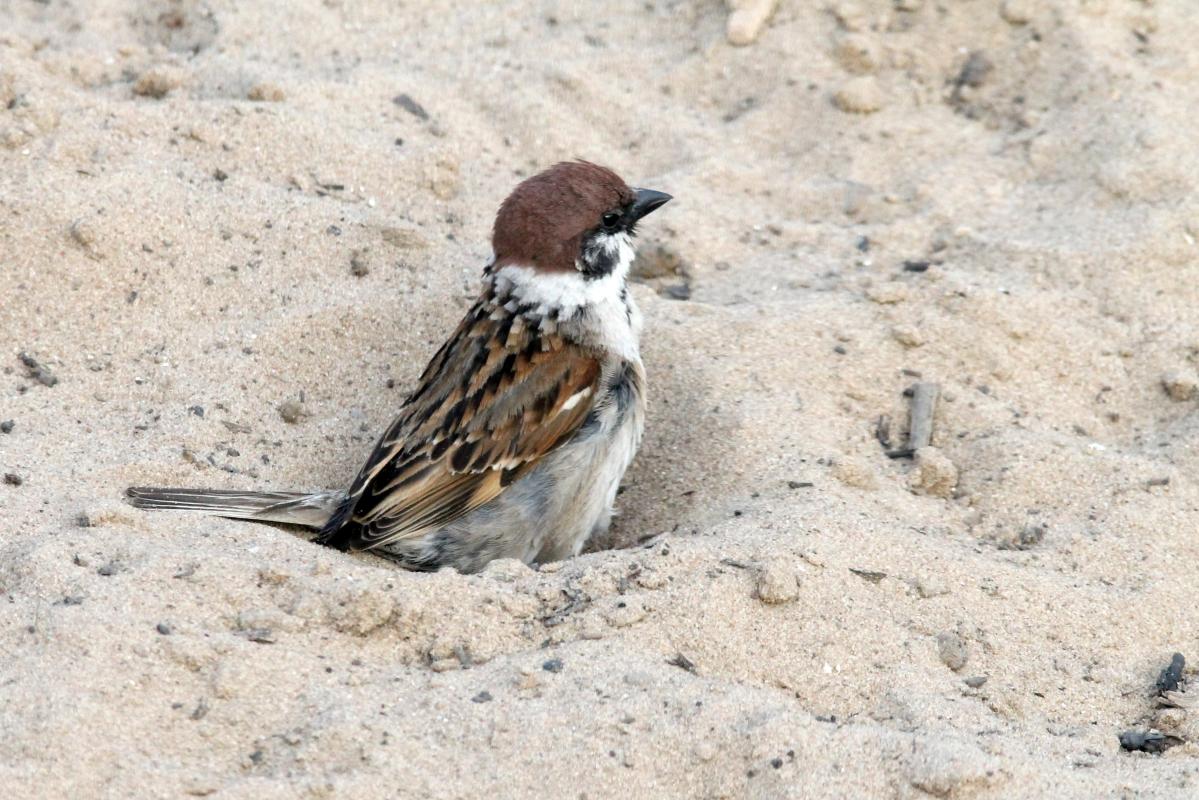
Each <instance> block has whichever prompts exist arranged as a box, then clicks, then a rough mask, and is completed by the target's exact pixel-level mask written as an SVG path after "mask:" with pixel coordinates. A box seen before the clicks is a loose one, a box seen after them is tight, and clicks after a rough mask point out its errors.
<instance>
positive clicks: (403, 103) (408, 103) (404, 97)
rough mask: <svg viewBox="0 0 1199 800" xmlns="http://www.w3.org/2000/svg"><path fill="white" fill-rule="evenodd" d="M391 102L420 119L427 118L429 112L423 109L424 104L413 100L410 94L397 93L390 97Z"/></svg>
mask: <svg viewBox="0 0 1199 800" xmlns="http://www.w3.org/2000/svg"><path fill="white" fill-rule="evenodd" d="M391 102H393V103H395V104H396V105H397V106H399V107H400V108H402V109H404V110H405V111H407V112H408V113H409V114H411V115H412V116H414V117H416V118H417V119H419V120H421V121H424V120H427V119H428V118H429V112H428V111H425V108H424V106H422V105H421V104H420V103H418V102H416V101H415V100H413V99H412V96H411V95H408V94H398V95H396V96H395V97H393V98H392V100H391Z"/></svg>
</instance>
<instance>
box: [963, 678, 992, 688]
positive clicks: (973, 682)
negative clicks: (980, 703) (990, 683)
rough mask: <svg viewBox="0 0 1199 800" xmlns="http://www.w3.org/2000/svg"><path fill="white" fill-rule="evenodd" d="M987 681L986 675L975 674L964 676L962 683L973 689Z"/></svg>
mask: <svg viewBox="0 0 1199 800" xmlns="http://www.w3.org/2000/svg"><path fill="white" fill-rule="evenodd" d="M986 682H987V676H986V675H973V676H971V677H969V678H962V683H964V684H966V685H967V686H969V687H970V688H971V689H978V688H979V687H981V686H982V685H983V684H984V683H986Z"/></svg>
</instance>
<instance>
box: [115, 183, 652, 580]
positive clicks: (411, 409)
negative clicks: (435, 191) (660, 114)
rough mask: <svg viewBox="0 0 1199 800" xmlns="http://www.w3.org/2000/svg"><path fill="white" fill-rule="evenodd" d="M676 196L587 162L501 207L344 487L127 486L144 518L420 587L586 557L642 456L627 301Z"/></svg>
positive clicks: (635, 326)
mask: <svg viewBox="0 0 1199 800" xmlns="http://www.w3.org/2000/svg"><path fill="white" fill-rule="evenodd" d="M671 199H673V198H672V197H671V195H669V194H667V193H665V192H661V191H656V190H653V189H643V188H632V187H630V186H629V185H628V184H626V183H625V181H624V180H623V179H621V178H620V177H619V176H618V175H617V174H616V173H615V172H614V171H613V170H611V169H609V168H607V167H604V166H600V165H598V164H595V163H591V162H588V161H582V160H578V161H568V162H562V163H558V164H555V165H553V166H551V167H549V168H548V169H546V170H544V171H542V172H540V173H538V174H536V175H533V176H532V177H530V178H527V179H525V180H524V181H522V182H521V183H519V184H518V185H517V186H516V188H515V189H513V191H512V192H511V194H509V195H508V197H507V199H505V200H504V201H503V203H502V204H501V205H500V208H499V211H498V213H497V214H496V217H495V224H494V226H493V228H492V237H491V244H492V253H493V255H492V258H491V260H490V261H489V262H488V263H487V264H486V266H485V267H484V268H483V275H482V288H481V290H480V292H479V295H478V297H477V299H476V300H475V301H474V302H473V303H472V304H471V306H470V308H469V309H468V310H467V311H466V314H465V316H464V317H463V319H462V321H461V322H460V323H459V324H458V326H457V329H456V330H454V332H453V333H452V334H451V335H450V336H449V338H448V339H447V340H446V342H445V343H444V344H443V345H442V346H441V348H440V349H438V350H437V352H436V353H435V354H434V355H433V357H432V359H431V360H430V361H429V363H428V365H427V366H426V367H425V369H424V372H423V373H422V374H421V376H420V378H419V380H418V381H417V383H416V388H415V389H414V390H413V391H412V392H411V394H409V395H408V396H407V397H406V399H405V400H404V401H403V404H402V406H401V408H400V409H399V412H398V414H397V415H396V417H395V419H394V420H393V421H392V422H391V424H390V425H389V426H388V427H387V429H386V430H385V431H384V432H383V435H382V436H381V437H380V438H379V440H378V442H377V443H376V444H375V446H374V448H373V450H372V451H371V452H370V455H369V457H368V458H367V459H366V463H365V464H364V465H363V466H362V469H361V470H360V471H359V472H358V474H357V476H356V477H355V478H354V480H353V481H352V482H351V483H350V484H349V486H348V488H345V489H343V490H336V491H321V492H310V493H305V492H254V491H230V490H220V489H171V488H153V487H130V488H129V489H128V490H127V491H126V494H127V496H128V498H129V501H130V502H131V503H132V504H133V505H134V506H136V507H138V508H142V509H151V510H157V509H173V510H188V511H199V512H204V513H207V514H210V515H215V516H220V517H230V518H235V519H247V520H256V521H261V522H274V523H290V524H298V525H303V526H307V527H311V528H318V529H319V533H318V534H317V535H316V538H315V541H316V542H318V543H320V544H324V545H328V546H330V547H333V548H337V549H339V550H343V551H368V552H371V553H375V554H378V555H381V556H384V557H386V558H388V559H391V560H392V561H395V562H397V563H398V564H400V565H401V566H403V567H405V568H407V569H411V570H417V571H434V570H439V569H442V568H445V567H453V568H454V569H456V570H457V571H459V572H477V571H479V570H481V569H483V567H485V566H486V565H487V564H488V563H489V562H491V561H493V560H495V559H501V558H512V559H518V560H520V561H522V562H524V563H526V564H529V565H537V564H542V563H547V562H551V561H559V560H562V559H565V558H568V557H571V556H576V555H578V554H579V553H580V552H581V551H582V549H583V548H584V546H585V545H586V543H587V542H588V541H589V540H591V539H592V538H593V537H596V536H598V535H601V534H603V533H604V532H605V531H607V529H608V527H609V524H610V522H611V519H612V516H613V514H614V508H613V503H614V501H615V498H616V493H617V490H618V488H619V486H620V482H621V479H622V477H623V476H624V473H625V471H626V469H627V468H628V467H629V464H630V463H631V462H632V460H633V457H634V455H635V453H636V451H637V448H638V445H639V444H640V442H641V438H642V432H643V430H644V426H645V416H646V374H645V367H644V365H643V363H642V360H641V353H640V338H641V330H642V315H641V312H640V311H639V310H638V308H637V304H636V303H635V302H634V299H633V296H632V293H631V292H630V291H629V288H628V276H629V269H630V266H631V265H632V262H633V258H634V255H635V249H634V243H633V240H634V237H635V235H636V232H637V226H638V224H639V223H640V222H641V220H642V219H643V218H644V217H645V216H646V215H648V214H650V213H651V212H653V211H655V210H657V209H658V208H660V207H661V206H662V205H663V204H665V203H666V202H668V201H669V200H671Z"/></svg>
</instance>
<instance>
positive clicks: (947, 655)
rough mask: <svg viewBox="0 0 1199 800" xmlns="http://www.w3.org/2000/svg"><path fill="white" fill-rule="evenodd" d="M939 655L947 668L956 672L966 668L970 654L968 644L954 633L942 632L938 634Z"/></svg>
mask: <svg viewBox="0 0 1199 800" xmlns="http://www.w3.org/2000/svg"><path fill="white" fill-rule="evenodd" d="M937 655H938V656H940V657H941V661H942V662H943V663H944V664H945V666H947V667H949V668H950V669H951V670H953V671H954V672H957V671H958V670H960V669H961V668H962V667H964V666H966V662H967V661H968V660H969V658H970V652H969V650H968V649H967V647H966V642H965V640H964V639H962V637H961V636H959V635H958V634H957V633H955V632H954V631H942V632H941V633H938V634H937Z"/></svg>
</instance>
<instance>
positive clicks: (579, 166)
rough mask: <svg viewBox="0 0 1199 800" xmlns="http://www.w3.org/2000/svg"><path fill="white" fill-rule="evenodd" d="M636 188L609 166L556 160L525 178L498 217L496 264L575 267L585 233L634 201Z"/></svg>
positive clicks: (494, 239)
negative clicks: (616, 210)
mask: <svg viewBox="0 0 1199 800" xmlns="http://www.w3.org/2000/svg"><path fill="white" fill-rule="evenodd" d="M633 199H634V196H633V190H632V189H630V188H629V187H628V184H626V183H625V182H624V181H623V180H621V179H620V176H619V175H617V174H616V173H615V172H613V171H612V170H610V169H608V168H607V167H601V166H600V165H598V164H592V163H589V162H587V161H569V162H564V163H561V164H555V165H554V166H552V167H550V168H549V169H547V170H545V171H544V172H540V173H538V174H536V175H534V176H533V177H531V178H528V179H526V180H524V181H522V182H521V183H520V185H519V186H517V187H516V188H515V189H513V190H512V194H510V195H508V199H507V200H505V201H504V202H503V205H501V206H500V211H499V213H498V214H496V216H495V228H494V229H493V230H492V234H491V246H492V248H493V249H494V250H495V265H496V267H502V266H504V265H506V264H522V265H525V266H532V267H536V268H538V269H544V270H573V269H574V268H575V267H574V265H575V258H576V257H577V256H578V255H579V248H580V247H581V246H582V241H583V236H584V234H586V233H587V231H589V230H591V229H592V228H594V227H596V226H597V225H599V224H600V217H602V216H603V215H604V212H606V211H610V210H611V209H614V208H619V207H620V206H623V205H625V204H627V203H631V202H633Z"/></svg>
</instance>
